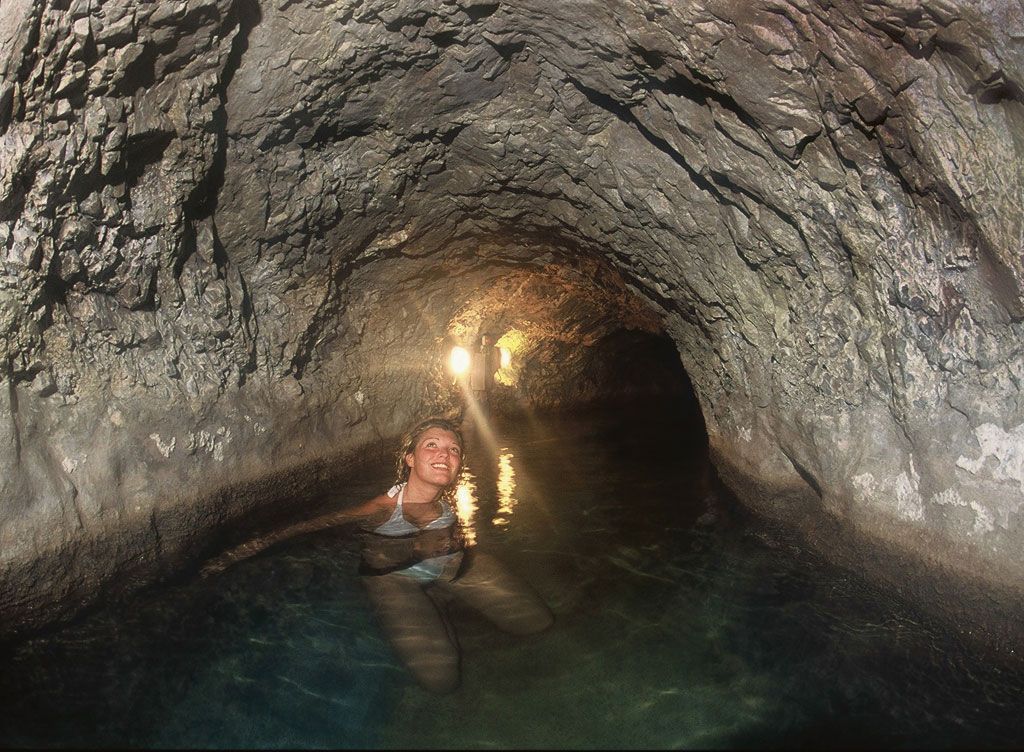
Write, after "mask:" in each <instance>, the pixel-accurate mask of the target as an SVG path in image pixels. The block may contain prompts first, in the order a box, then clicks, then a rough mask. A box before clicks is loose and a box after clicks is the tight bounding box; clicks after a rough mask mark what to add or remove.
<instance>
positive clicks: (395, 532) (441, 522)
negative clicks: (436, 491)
mask: <svg viewBox="0 0 1024 752" xmlns="http://www.w3.org/2000/svg"><path fill="white" fill-rule="evenodd" d="M396 493H397V494H398V500H397V502H396V503H395V511H394V512H392V513H391V516H390V517H389V518H388V519H387V522H384V523H383V524H382V525H380V526H379V527H376V528H374V530H373V532H375V533H376V534H377V535H386V536H388V537H389V538H397V537H399V536H402V535H415V534H416V533H419V532H422V531H424V530H441V529H443V528H446V527H448V526H449V525H452V524H454V523H455V513H454V512H452V508H451V505H449V504H448V502H446V501H445V500H444V499H442V500H441V514H440V515H439V516H438V518H437V519H436V520H432V521H431V522H429V523H427V524H426V525H424V526H423V527H416V525H414V524H413V523H411V522H409V520H407V519H405V515H404V514H403V513H402V501H403V500H404V498H405V484H404V483H401V484H399V485H397V486H392V487H391V488H390V489H389V490H388V496H392V497H393V496H394V495H395V494H396Z"/></svg>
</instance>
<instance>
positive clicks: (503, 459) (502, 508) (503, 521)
mask: <svg viewBox="0 0 1024 752" xmlns="http://www.w3.org/2000/svg"><path fill="white" fill-rule="evenodd" d="M513 456H514V455H513V454H512V453H511V452H510V451H508V450H507V449H503V450H502V453H501V454H500V455H498V514H497V515H495V517H494V519H493V520H492V522H493V523H494V524H495V525H507V524H508V522H509V519H508V518H509V517H511V516H512V510H513V509H514V508H515V506H516V503H517V502H516V471H515V470H513V469H512V457H513Z"/></svg>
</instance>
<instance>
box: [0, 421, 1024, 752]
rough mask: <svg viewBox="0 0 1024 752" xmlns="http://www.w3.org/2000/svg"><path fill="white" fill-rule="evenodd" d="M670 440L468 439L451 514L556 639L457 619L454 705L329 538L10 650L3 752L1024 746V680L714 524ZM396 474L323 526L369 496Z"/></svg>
mask: <svg viewBox="0 0 1024 752" xmlns="http://www.w3.org/2000/svg"><path fill="white" fill-rule="evenodd" d="M687 421H688V418H687V416H686V415H684V414H683V413H681V412H678V411H672V410H665V409H663V408H661V409H656V410H653V409H652V410H646V411H645V410H641V409H637V408H635V407H634V408H632V409H630V410H621V411H605V412H602V413H590V414H585V415H575V416H571V417H567V416H561V417H552V418H545V419H539V418H533V419H523V418H520V419H517V420H505V421H496V422H495V423H494V424H493V425H491V426H490V427H488V428H486V429H485V428H481V427H473V428H472V430H470V431H469V432H468V433H469V436H468V438H469V442H470V451H469V455H468V458H467V472H466V474H465V477H464V479H463V487H462V489H461V490H460V494H459V502H460V503H459V510H460V514H461V515H462V517H463V519H464V520H466V521H467V527H468V528H469V530H470V533H471V537H473V539H474V543H475V545H478V546H481V547H483V548H485V549H486V550H488V551H490V552H492V553H495V554H496V555H498V556H499V557H500V558H502V559H503V560H504V561H505V562H506V563H507V564H509V565H510V566H511V567H512V568H513V569H515V570H516V571H517V572H519V573H520V574H521V575H522V576H523V577H524V578H525V579H527V580H528V581H529V582H530V583H532V584H533V586H534V587H535V588H536V589H537V590H538V592H540V594H541V595H542V596H543V597H544V599H545V600H546V601H547V602H548V603H549V605H550V606H551V607H552V609H553V611H554V612H555V615H556V619H557V621H556V624H555V626H554V627H553V628H552V629H551V630H550V631H548V632H546V633H544V634H542V635H537V636H533V637H529V638H525V639H523V638H516V637H512V636H509V635H505V634H502V633H500V632H498V631H497V630H496V629H494V628H493V627H492V626H491V625H490V624H489V623H488V622H486V621H485V620H483V619H482V618H481V617H479V616H477V615H476V614H474V613H473V612H471V611H468V610H465V609H459V608H455V609H454V610H453V620H454V623H455V626H456V629H457V630H458V634H459V639H460V643H461V647H462V653H463V684H462V687H461V688H460V689H459V690H458V691H457V692H456V693H455V694H453V695H449V696H444V697H437V696H433V695H430V694H428V693H426V692H425V691H423V690H422V689H420V688H419V687H418V686H417V685H416V684H415V682H414V681H413V680H412V678H411V677H410V675H409V674H407V672H406V671H405V669H404V668H403V667H402V666H401V665H400V664H399V663H398V661H397V659H396V658H395V657H394V655H393V654H392V652H391V649H390V647H389V645H388V644H387V642H386V641H385V640H384V639H383V637H382V635H381V634H380V632H379V630H378V628H377V626H376V624H375V623H374V620H373V615H372V613H371V612H370V610H369V603H368V600H367V598H366V596H365V594H364V593H363V591H362V589H361V587H360V584H359V579H358V576H357V575H356V574H355V572H356V567H357V562H358V546H357V543H356V541H355V538H354V537H353V535H352V534H351V531H350V530H345V529H341V530H327V531H323V532H320V533H316V534H312V535H308V536H305V537H301V538H297V539H294V540H291V541H288V542H285V543H283V544H280V545H279V546H277V547H275V548H273V549H270V550H269V551H266V552H264V553H262V554H260V555H258V556H256V557H254V558H253V559H251V560H249V561H246V562H243V563H241V564H238V565H236V566H235V567H233V568H231V569H229V570H227V571H226V572H224V573H223V574H221V575H218V576H216V577H213V578H210V579H206V580H192V581H189V582H186V583H184V584H178V585H174V586H168V587H164V588H162V589H160V590H158V591H153V592H149V593H147V594H145V595H144V596H142V597H140V598H137V599H136V600H134V601H133V602H131V603H130V604H128V605H124V606H119V607H116V608H110V609H107V610H104V611H100V612H96V613H93V614H92V615H90V616H89V617H87V618H85V619H83V620H80V621H79V622H77V623H75V624H72V625H70V626H68V627H66V628H64V629H63V630H61V631H59V632H56V633H53V634H49V635H46V636H41V637H38V638H36V639H33V640H31V641H28V642H25V643H22V644H20V645H16V646H12V647H8V648H7V649H6V655H4V664H5V671H4V672H3V674H2V676H0V702H2V705H3V708H4V711H3V714H2V716H0V744H2V745H4V746H69V745H72V746H104V747H111V746H132V747H181V746H186V747H188V746H191V747H414V748H415V747H420V748H423V747H426V748H432V747H433V748H437V747H442V748H443V747H455V748H465V747H474V748H489V747H495V748H504V747H558V748H597V747H606V746H608V747H613V748H630V747H648V748H669V747H670V748H686V747H701V748H708V747H735V746H742V747H779V746H791V745H797V746H801V745H805V746H815V747H820V746H832V747H851V746H887V747H908V748H919V747H932V748H935V747H957V746H976V745H981V746H989V747H992V746H1006V747H1014V746H1016V747H1019V746H1021V745H1022V744H1024V722H1022V720H1021V719H1022V718H1024V694H1022V691H1021V690H1022V688H1024V676H1022V675H1021V674H1020V673H1019V672H1017V671H1013V670H1010V669H1008V668H1004V667H999V666H993V665H988V664H985V663H984V662H982V661H981V660H980V659H978V658H976V657H974V656H972V654H971V653H970V652H969V651H968V650H967V649H965V648H964V647H963V646H962V645H960V644H959V642H958V641H957V639H956V637H955V635H953V634H950V633H949V632H947V631H944V630H943V629H942V628H941V627H939V626H937V625H935V624H933V623H931V622H930V621H929V620H927V619H926V618H924V617H922V616H921V615H919V614H917V613H915V612H914V611H913V610H912V609H911V608H909V607H908V606H905V605H902V604H900V603H899V602H897V601H895V600H893V599H892V598H891V597H890V596H889V595H888V594H887V593H886V592H884V591H881V590H878V589H876V588H874V587H872V586H870V585H868V584H867V583H865V582H863V581H861V580H860V579H859V578H858V577H857V576H855V575H854V574H851V573H849V572H845V571H843V570H839V569H837V568H834V567H831V566H829V565H827V564H825V563H824V562H822V561H821V560H819V559H818V558H817V557H815V556H814V555H812V554H811V553H810V552H808V551H805V550H802V549H801V548H800V547H799V546H796V545H794V544H793V543H792V542H787V540H786V539H785V537H783V536H781V535H779V534H777V533H773V532H772V531H769V530H767V529H765V527H764V526H763V525H762V524H760V523H756V522H752V521H748V520H744V519H743V518H742V517H739V516H737V515H735V514H733V513H731V512H730V505H729V502H728V500H726V499H724V498H723V494H722V493H721V492H720V491H719V490H716V487H715V485H714V483H713V482H712V478H711V473H710V468H709V467H708V465H707V460H706V456H705V453H704V451H703V448H702V443H701V441H700V437H699V435H698V436H696V437H693V436H691V437H690V438H687V434H686V433H685V431H686V430H689V429H687V428H686V426H687V425H689V423H688V422H687ZM697 430H699V428H698V429H697ZM388 465H389V463H384V462H381V463H378V464H376V465H373V466H369V467H367V468H366V471H365V474H364V476H363V477H361V478H360V479H359V480H358V482H353V483H351V484H349V485H347V486H346V487H344V488H339V489H337V492H336V494H335V496H336V499H335V500H334V502H333V503H337V504H339V505H347V504H348V503H353V502H357V501H360V500H363V499H365V498H368V497H369V496H371V495H374V494H376V493H379V492H380V491H381V490H383V489H384V488H386V487H387V486H388V485H389V481H390V477H389V469H388Z"/></svg>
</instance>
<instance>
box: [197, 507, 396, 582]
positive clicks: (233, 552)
mask: <svg viewBox="0 0 1024 752" xmlns="http://www.w3.org/2000/svg"><path fill="white" fill-rule="evenodd" d="M394 504H395V500H394V499H393V498H391V497H390V496H385V495H383V494H382V495H380V496H377V497H375V498H373V499H370V500H369V501H366V502H363V503H362V504H359V505H357V506H354V507H349V508H348V509H341V510H339V511H337V512H328V513H327V514H322V515H320V516H318V517H313V518H312V519H309V520H302V521H301V522H296V523H295V524H294V525H289V526H288V527H285V528H281V529H280V530H275V531H274V532H272V533H269V534H267V535H265V536H263V537H260V538H253V539H252V540H250V541H246V542H245V543H242V544H241V545H238V546H235V547H234V548H229V549H228V550H227V551H224V552H223V553H221V554H219V555H217V556H216V557H214V558H213V559H210V560H209V561H208V562H206V563H205V564H204V565H203V566H202V568H201V569H200V570H199V574H200V576H202V577H208V576H209V575H211V574H217V573H218V572H223V571H224V570H225V569H227V568H228V567H230V566H231V565H232V564H234V563H235V562H238V561H241V560H243V559H248V558H249V557H250V556H254V555H256V554H258V553H259V552H260V551H264V550H266V549H268V548H270V547H271V546H273V545H275V544H277V543H280V542H281V541H283V540H287V539H288V538H293V537H295V536H296V535H302V534H303V533H312V532H315V531H317V530H324V529H326V528H329V527H335V526H337V525H344V524H347V523H349V522H358V521H360V520H364V519H368V518H371V517H373V516H375V515H379V514H382V513H383V512H384V511H385V510H387V511H388V512H389V513H390V511H391V508H392V507H394Z"/></svg>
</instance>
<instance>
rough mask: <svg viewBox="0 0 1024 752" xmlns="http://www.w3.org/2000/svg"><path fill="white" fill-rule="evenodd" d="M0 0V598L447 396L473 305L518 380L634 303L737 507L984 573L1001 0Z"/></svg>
mask: <svg viewBox="0 0 1024 752" xmlns="http://www.w3.org/2000/svg"><path fill="white" fill-rule="evenodd" d="M0 19H2V21H3V23H2V24H0V29H2V31H0V66H2V69H3V77H2V84H0V134H2V135H0V241H2V247H3V253H4V267H3V274H2V275H0V284H2V287H3V289H2V293H0V332H2V337H3V339H2V341H0V347H2V349H3V355H4V358H3V360H2V363H3V369H4V371H3V379H4V382H5V388H4V390H3V392H2V397H0V418H2V420H0V424H2V428H0V498H2V499H3V507H2V512H0V581H2V582H3V586H2V589H0V609H2V611H3V613H4V620H5V622H6V626H5V630H7V629H11V628H13V627H14V626H18V625H26V624H41V623H44V622H46V621H48V620H50V619H52V618H53V617H54V616H55V615H57V614H59V613H60V612H61V611H65V612H70V611H73V610H74V609H76V608H78V607H79V605H80V604H82V603H86V602H90V601H93V600H95V599H96V597H97V596H98V595H101V594H102V593H104V592H107V591H109V592H113V591H119V590H123V589H125V588H126V587H128V585H126V584H125V583H142V582H148V581H152V580H153V579H156V578H159V577H161V576H165V575H166V574H167V573H169V572H171V571H174V570H175V569H176V568H177V567H179V566H180V565H181V562H182V561H184V560H187V559H189V558H192V559H194V558H195V557H197V556H200V555H202V552H203V549H204V546H205V547H209V546H212V545H214V542H213V538H212V537H211V536H213V535H214V533H213V532H211V531H216V530H218V529H221V528H224V527H225V526H227V525H230V524H237V523H238V521H239V520H242V519H244V518H245V517H246V516H247V515H249V514H250V513H254V512H255V511H256V510H258V509H261V508H262V507H263V506H265V504H266V503H267V502H268V501H269V500H271V499H274V498H281V497H292V498H301V497H302V495H303V494H304V493H307V492H308V491H309V489H311V488H312V487H313V486H316V485H318V484H321V485H322V484H323V483H328V482H329V481H330V478H332V477H334V475H336V474H337V473H339V472H341V471H343V470H344V469H346V468H347V467H349V466H350V463H346V462H345V461H343V460H341V459H339V458H344V457H352V456H354V455H353V454H352V453H353V452H356V451H359V450H364V449H365V448H366V447H373V446H380V445H381V444H382V443H386V440H387V439H388V438H389V437H391V436H393V435H394V434H396V433H397V432H399V431H401V430H402V429H403V428H404V427H405V426H406V424H407V423H408V422H410V421H411V420H412V419H414V418H415V417H417V416H420V415H422V414H423V413H425V412H431V411H440V412H446V411H447V412H455V411H457V410H458V405H459V401H460V396H459V393H458V390H457V389H456V388H455V387H454V386H453V384H452V380H451V378H450V377H449V375H448V374H447V373H446V371H445V358H446V355H447V348H448V347H450V346H451V345H452V344H453V343H455V342H457V341H460V340H462V341H463V342H464V343H465V344H468V343H469V339H470V338H472V337H475V336H476V334H477V333H478V332H480V331H483V330H492V331H493V332H494V333H495V334H496V335H502V334H504V333H506V332H508V331H510V330H513V329H514V330H516V331H517V332H519V333H520V334H521V335H522V343H523V345H522V347H523V349H522V350H521V351H520V355H521V360H520V361H519V365H520V367H521V372H520V376H521V380H520V381H519V382H517V384H518V385H517V387H516V388H517V389H518V392H517V393H516V396H517V399H522V400H525V401H526V402H527V403H530V401H531V400H532V401H533V402H534V403H536V404H537V405H549V406H550V405H564V404H570V403H572V402H573V401H575V400H580V399H586V398H591V397H594V396H600V395H602V394H605V393H608V392H612V391H615V390H616V389H622V388H625V387H624V386H623V384H622V383H620V381H621V378H620V377H621V372H615V373H604V372H602V371H601V370H600V368H597V367H596V366H595V364H596V363H599V362H607V358H606V357H596V356H595V353H601V352H605V354H606V355H607V354H609V353H613V352H619V353H627V354H628V353H633V354H632V355H630V356H629V357H639V356H637V355H636V353H635V351H636V350H637V348H640V349H643V348H642V347H640V346H639V345H637V344H636V343H638V342H642V341H644V338H650V339H651V341H654V340H656V335H657V334H658V333H660V332H665V333H667V334H668V335H669V336H670V337H671V339H672V340H673V342H674V343H675V347H676V348H677V349H678V352H679V356H680V359H681V361H682V364H683V366H684V367H685V369H686V372H687V373H688V374H689V376H690V379H691V380H692V383H693V386H694V389H695V390H696V392H697V394H698V397H699V399H700V402H701V406H702V410H703V413H704V418H705V421H706V424H707V428H708V435H709V439H710V442H711V447H712V451H713V453H714V455H715V456H716V458H717V459H718V464H719V466H720V467H721V468H722V469H723V474H724V476H725V477H726V479H727V480H728V481H729V482H730V484H731V485H732V486H733V487H734V488H735V489H736V490H737V491H739V492H740V495H741V497H743V498H744V500H745V501H746V502H747V503H748V504H750V505H751V506H752V507H753V508H755V509H757V510H759V511H760V512H761V513H763V514H765V515H767V516H769V517H774V518H778V519H781V520H784V521H787V522H788V523H790V524H796V525H798V526H801V527H802V528H804V529H805V530H807V532H808V535H810V536H812V537H814V536H817V537H818V538H819V539H820V540H822V541H825V540H828V541H830V543H829V544H828V545H829V547H830V548H834V549H835V550H836V551H840V550H842V551H846V553H845V554H843V555H844V556H846V559H847V561H849V562H851V563H854V564H856V563H857V562H858V557H859V556H860V554H859V552H861V551H864V550H866V549H865V547H866V546H871V545H873V544H877V545H879V546H880V547H881V549H883V550H888V551H891V552H894V553H893V555H894V556H898V557H903V558H900V559H899V561H904V562H916V563H917V565H919V566H920V571H921V572H922V573H933V574H935V573H938V574H937V575H935V576H937V577H938V578H939V579H943V578H945V579H947V580H948V581H949V582H952V581H954V580H956V581H964V582H972V583H976V588H977V592H978V593H982V594H983V593H986V592H993V593H995V592H1004V590H1005V591H1006V592H1009V593H1010V595H1009V596H1008V597H1010V598H1011V599H1012V597H1014V593H1016V592H1017V590H1016V589H1017V587H1018V586H1017V583H1019V582H1020V581H1021V575H1024V559H1022V554H1021V552H1022V551H1024V547H1022V546H1021V543H1022V540H1021V531H1020V523H1019V521H1018V516H1019V508H1020V506H1021V504H1022V503H1024V404H1022V400H1021V396H1020V383H1021V379H1022V378H1024V357H1022V353H1021V345H1020V341H1021V333H1022V332H1021V329H1022V318H1024V302H1022V298H1021V289H1022V288H1021V285H1022V282H1024V257H1022V256H1021V254H1020V238H1021V236H1022V232H1024V212H1022V211H1021V208H1020V202H1021V195H1022V168H1021V165H1022V164H1024V162H1022V161H1021V160H1020V158H1019V152H1020V148H1021V146H1020V138H1021V133H1022V130H1021V115H1022V112H1021V88H1020V81H1021V67H1022V53H1021V51H1020V47H1019V45H1018V44H1017V43H1016V41H1015V40H1016V39H1017V38H1018V37H1019V36H1020V34H1021V33H1024V17H1022V15H1021V11H1020V9H1019V8H1018V7H1017V6H1016V5H1013V4H1011V3H1008V2H983V3H956V2H950V3H939V2H935V3H922V4H906V3H899V2H878V3H872V4H865V3H861V2H852V1H851V2H834V3H829V4H819V3H810V2H800V1H797V0H794V1H792V2H781V1H778V2H769V1H767V0H766V1H764V2H738V1H734V2H711V3H690V2H683V1H682V0H680V1H679V2H672V3H659V2H629V1H627V0H617V1H616V2H593V3H585V2H584V3H546V2H539V0H538V1H536V2H533V1H531V0H515V1H514V2H512V1H509V2H497V1H496V0H488V1H486V2H475V1H474V0H453V1H452V2H443V3H422V2H401V1H399V2H384V1H381V0H368V1H367V2H340V3H333V2H331V3H329V2H317V1H316V0H296V1H294V2H292V1H289V0H277V1H276V2H257V1H256V0H236V1H235V2H230V1H228V0H191V1H186V0H182V1H181V2H166V3H164V2H161V3H133V2H127V1H126V0H111V1H109V2H102V3H96V2H91V3H87V2H84V1H75V0H72V1H71V2H63V3H57V2H46V1H45V0H12V1H11V2H5V3H4V5H3V7H2V8H0ZM616 342H618V344H615V343H616ZM600 343H605V344H606V345H607V347H608V349H606V350H604V351H602V349H601V347H600V346H599V345H600ZM609 343H610V344H609ZM630 343H633V344H630ZM640 359H641V360H642V358H640ZM585 377H589V379H590V381H589V384H588V385H585V386H582V387H581V384H583V383H584V381H585ZM826 529H827V530H836V531H838V533H837V534H836V535H835V536H833V537H830V535H831V533H830V534H829V535H825V534H823V533H822V532H821V531H822V530H826ZM837 541H838V542H837ZM841 541H847V543H841ZM844 546H845V548H844ZM886 571H887V572H888V574H886V573H885V572H882V573H881V574H880V576H883V577H888V578H889V579H890V580H891V581H893V582H896V583H897V584H899V583H898V581H899V580H900V578H901V577H902V576H903V573H904V572H910V571H917V570H916V569H914V567H913V566H910V567H909V568H902V569H900V568H897V569H894V568H892V567H889V568H888V569H887V570H886ZM951 588H952V586H951ZM954 591H955V588H954V589H952V590H951V592H954ZM979 597H980V596H979ZM954 600H955V599H954Z"/></svg>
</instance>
